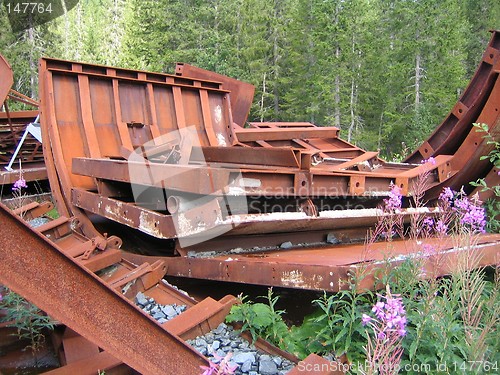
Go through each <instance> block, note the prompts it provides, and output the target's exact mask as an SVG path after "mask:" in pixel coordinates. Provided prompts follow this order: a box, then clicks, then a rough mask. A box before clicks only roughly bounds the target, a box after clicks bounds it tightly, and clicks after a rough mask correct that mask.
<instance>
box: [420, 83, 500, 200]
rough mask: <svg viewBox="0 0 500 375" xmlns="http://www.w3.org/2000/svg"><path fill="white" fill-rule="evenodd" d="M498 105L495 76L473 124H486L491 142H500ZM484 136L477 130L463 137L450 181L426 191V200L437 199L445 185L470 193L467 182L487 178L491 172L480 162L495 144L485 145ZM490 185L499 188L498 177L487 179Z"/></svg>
mask: <svg viewBox="0 0 500 375" xmlns="http://www.w3.org/2000/svg"><path fill="white" fill-rule="evenodd" d="M498 103H500V76H499V75H498V74H497V78H496V81H495V84H494V86H493V89H492V90H491V93H490V95H489V97H488V100H487V101H486V103H485V105H484V107H483V109H482V111H481V113H480V114H479V116H478V117H477V119H476V120H475V122H478V123H484V124H487V125H488V129H489V132H490V134H491V135H492V136H493V138H494V139H500V110H499V104H498ZM484 135H485V134H484V133H483V132H480V131H478V130H477V129H476V128H474V127H471V128H470V130H469V133H468V134H467V136H466V138H465V139H464V141H463V142H462V144H461V145H460V147H459V148H458V150H457V152H456V153H455V154H454V155H453V158H452V159H450V161H449V167H448V173H449V178H447V179H444V180H443V181H441V183H440V184H438V185H436V186H434V187H433V188H431V189H429V190H428V191H427V192H426V198H427V199H435V198H437V197H438V196H439V194H440V192H441V190H442V189H443V187H444V186H450V187H452V188H454V189H455V190H460V188H461V187H462V186H464V188H465V190H466V191H467V192H471V191H473V188H472V187H470V185H469V182H470V181H475V180H476V179H478V178H481V177H485V176H487V175H488V174H489V173H490V171H491V170H492V169H494V166H493V164H492V163H491V162H490V161H489V159H488V158H486V159H482V156H485V155H488V154H489V153H490V152H491V151H492V150H493V148H494V145H492V144H489V143H488V142H487V140H486V139H485V138H484ZM443 173H444V171H443ZM489 182H490V184H491V185H490V186H497V185H499V184H500V176H498V174H497V175H496V176H495V175H493V176H490V179H489Z"/></svg>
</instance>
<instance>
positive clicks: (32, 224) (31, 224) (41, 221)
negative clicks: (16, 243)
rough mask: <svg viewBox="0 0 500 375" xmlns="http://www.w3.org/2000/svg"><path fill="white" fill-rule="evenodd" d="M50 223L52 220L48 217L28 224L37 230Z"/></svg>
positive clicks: (39, 218)
mask: <svg viewBox="0 0 500 375" xmlns="http://www.w3.org/2000/svg"><path fill="white" fill-rule="evenodd" d="M49 221H50V219H48V218H46V217H36V218H34V219H31V220H30V221H29V222H28V223H29V225H30V226H31V227H33V228H37V227H39V226H41V225H43V224H47V223H48V222H49Z"/></svg>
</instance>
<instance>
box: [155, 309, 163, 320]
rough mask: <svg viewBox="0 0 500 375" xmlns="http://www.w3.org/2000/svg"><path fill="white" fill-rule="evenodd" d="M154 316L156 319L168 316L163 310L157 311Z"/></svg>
mask: <svg viewBox="0 0 500 375" xmlns="http://www.w3.org/2000/svg"><path fill="white" fill-rule="evenodd" d="M153 318H155V319H156V320H160V319H162V318H163V319H164V318H166V315H165V314H164V313H162V312H161V311H158V312H156V313H154V314H153Z"/></svg>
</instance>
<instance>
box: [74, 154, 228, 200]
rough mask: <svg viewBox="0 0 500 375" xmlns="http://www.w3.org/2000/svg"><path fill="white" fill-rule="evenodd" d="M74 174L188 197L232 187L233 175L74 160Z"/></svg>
mask: <svg viewBox="0 0 500 375" xmlns="http://www.w3.org/2000/svg"><path fill="white" fill-rule="evenodd" d="M72 173H73V174H75V175H82V176H89V177H95V178H100V179H106V180H112V181H119V182H126V183H133V184H139V185H146V186H151V187H156V188H161V189H167V190H174V191H182V192H187V193H195V194H214V193H216V192H217V191H221V190H224V188H225V187H226V186H227V185H229V183H230V181H229V175H230V173H231V171H230V170H228V169H221V168H207V167H204V166H196V165H177V164H161V163H148V162H144V163H139V162H133V161H128V162H127V161H122V160H110V159H89V158H73V167H72ZM131 174H132V176H131Z"/></svg>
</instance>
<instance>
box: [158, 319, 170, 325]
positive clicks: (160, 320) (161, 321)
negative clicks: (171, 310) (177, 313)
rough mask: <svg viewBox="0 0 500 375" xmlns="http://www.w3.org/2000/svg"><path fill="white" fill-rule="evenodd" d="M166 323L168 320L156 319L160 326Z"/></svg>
mask: <svg viewBox="0 0 500 375" xmlns="http://www.w3.org/2000/svg"><path fill="white" fill-rule="evenodd" d="M166 322H168V319H165V318H160V319H158V323H160V324H163V323H166Z"/></svg>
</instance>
